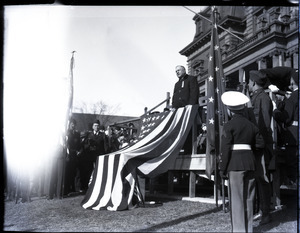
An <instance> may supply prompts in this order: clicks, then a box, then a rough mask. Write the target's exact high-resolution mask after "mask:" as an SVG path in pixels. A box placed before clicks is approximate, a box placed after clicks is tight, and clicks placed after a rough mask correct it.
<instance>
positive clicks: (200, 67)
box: [192, 59, 204, 76]
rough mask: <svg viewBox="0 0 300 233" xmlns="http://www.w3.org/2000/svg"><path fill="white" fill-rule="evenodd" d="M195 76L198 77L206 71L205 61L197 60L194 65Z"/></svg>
mask: <svg viewBox="0 0 300 233" xmlns="http://www.w3.org/2000/svg"><path fill="white" fill-rule="evenodd" d="M192 68H193V75H195V76H198V75H201V74H202V73H203V71H204V60H199V59H198V60H195V61H194V62H193V63H192Z"/></svg>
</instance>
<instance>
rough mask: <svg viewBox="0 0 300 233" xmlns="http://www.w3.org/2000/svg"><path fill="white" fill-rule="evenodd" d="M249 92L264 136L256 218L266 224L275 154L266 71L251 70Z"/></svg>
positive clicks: (258, 176)
mask: <svg viewBox="0 0 300 233" xmlns="http://www.w3.org/2000/svg"><path fill="white" fill-rule="evenodd" d="M249 74H250V77H249V92H250V94H251V104H252V107H253V112H254V116H255V123H256V124H257V126H258V128H259V131H260V133H261V135H262V136H263V138H264V142H265V148H264V150H263V151H259V152H256V156H255V157H256V162H257V163H256V165H257V172H256V181H257V186H258V196H259V206H260V207H259V209H260V211H259V213H258V215H257V216H255V220H256V219H258V218H260V217H261V222H260V224H266V223H269V222H270V221H271V215H270V206H271V194H272V192H271V184H270V172H269V169H273V168H270V167H269V164H270V161H271V159H272V156H273V136H272V129H271V119H272V113H273V104H272V100H271V99H270V97H269V95H268V94H267V93H266V92H265V89H264V86H265V85H266V82H267V80H268V79H267V76H266V74H265V73H263V72H261V71H257V70H251V71H250V72H249Z"/></svg>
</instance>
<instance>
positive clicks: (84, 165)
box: [50, 119, 136, 198]
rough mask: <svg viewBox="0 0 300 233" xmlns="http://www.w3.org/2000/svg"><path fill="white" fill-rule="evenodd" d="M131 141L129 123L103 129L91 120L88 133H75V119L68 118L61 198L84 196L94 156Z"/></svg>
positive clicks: (131, 132) (131, 128) (121, 146)
mask: <svg viewBox="0 0 300 233" xmlns="http://www.w3.org/2000/svg"><path fill="white" fill-rule="evenodd" d="M135 139H136V129H135V127H134V124H133V123H129V124H128V126H125V127H113V128H111V127H108V128H107V130H105V127H104V126H103V125H101V123H100V121H99V120H95V121H94V122H93V125H92V130H87V131H83V132H78V131H77V130H76V121H75V119H71V121H70V127H69V130H68V134H67V156H66V166H65V176H64V190H63V192H64V195H72V193H78V192H82V193H85V192H86V191H87V188H88V184H89V181H90V177H91V174H92V172H93V170H94V167H95V163H96V159H97V157H98V156H101V155H104V154H108V153H111V152H114V151H117V150H119V149H121V148H124V147H125V146H127V145H129V144H130V143H132V142H133V141H134V140H135ZM50 198H51V197H50Z"/></svg>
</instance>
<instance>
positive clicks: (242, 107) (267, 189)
mask: <svg viewBox="0 0 300 233" xmlns="http://www.w3.org/2000/svg"><path fill="white" fill-rule="evenodd" d="M175 72H176V75H177V77H178V78H179V80H178V82H176V83H175V85H174V92H173V99H172V107H173V108H178V107H184V106H186V105H190V104H192V105H193V104H198V102H197V101H195V100H197V99H198V97H199V92H198V91H197V90H195V83H196V82H197V79H196V77H193V76H190V75H188V74H186V70H185V68H184V67H183V66H176V68H175ZM298 85H299V75H298V70H296V69H293V68H290V67H274V68H269V69H261V70H251V71H250V72H249V84H248V85H246V88H244V89H245V90H242V92H244V93H246V94H248V95H245V94H244V93H242V92H241V90H238V89H239V88H238V87H237V89H236V90H231V91H227V92H224V93H223V95H222V102H223V104H224V105H226V106H227V109H228V115H229V121H228V122H227V123H225V125H224V128H223V130H222V132H221V135H222V136H221V150H220V151H221V154H220V156H219V169H220V176H221V177H222V179H228V181H229V190H230V191H229V203H230V216H231V224H232V231H233V232H252V231H253V221H255V220H258V219H261V221H260V224H267V223H269V222H271V221H272V218H271V214H270V209H271V204H272V203H271V197H272V195H273V194H274V193H273V189H272V186H275V185H276V184H275V181H274V179H273V180H272V175H273V177H275V175H274V174H275V173H276V172H277V174H278V173H279V174H281V176H280V177H277V179H279V182H278V183H279V185H280V184H286V185H292V186H294V187H296V183H297V174H298V173H297V169H298V156H299V153H298V118H299V116H298V112H299V106H298V100H299V93H298ZM268 92H269V93H270V92H271V93H273V94H274V98H272V99H271V98H270V95H269V93H268ZM208 104H209V103H208ZM246 104H247V106H246ZM272 119H273V120H275V122H276V124H277V126H278V127H277V129H276V128H273V129H272V126H271V122H272ZM275 130H276V132H274V131H275ZM203 133H205V131H203V132H202V133H201V134H200V135H203ZM200 135H199V136H200ZM274 135H277V138H276V139H275V136H274ZM198 138H199V140H198V141H199V142H200V141H201V139H202V141H203V137H202V138H201V137H198ZM186 144H188V143H186ZM199 145H201V143H199ZM188 147H189V148H190V145H188ZM223 195H224V194H223ZM273 204H274V203H273ZM275 204H276V203H275Z"/></svg>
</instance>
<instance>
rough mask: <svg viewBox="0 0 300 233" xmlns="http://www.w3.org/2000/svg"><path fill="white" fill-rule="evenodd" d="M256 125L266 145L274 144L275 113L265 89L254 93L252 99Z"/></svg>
mask: <svg viewBox="0 0 300 233" xmlns="http://www.w3.org/2000/svg"><path fill="white" fill-rule="evenodd" d="M251 103H252V106H253V112H254V115H255V119H256V123H257V126H258V128H259V131H260V133H261V134H262V136H263V138H264V141H265V143H266V144H272V143H273V137H272V129H271V119H272V113H273V104H272V100H271V99H270V97H269V96H268V94H267V93H266V92H265V90H264V89H263V88H261V89H258V90H256V91H254V93H253V95H252V97H251Z"/></svg>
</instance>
